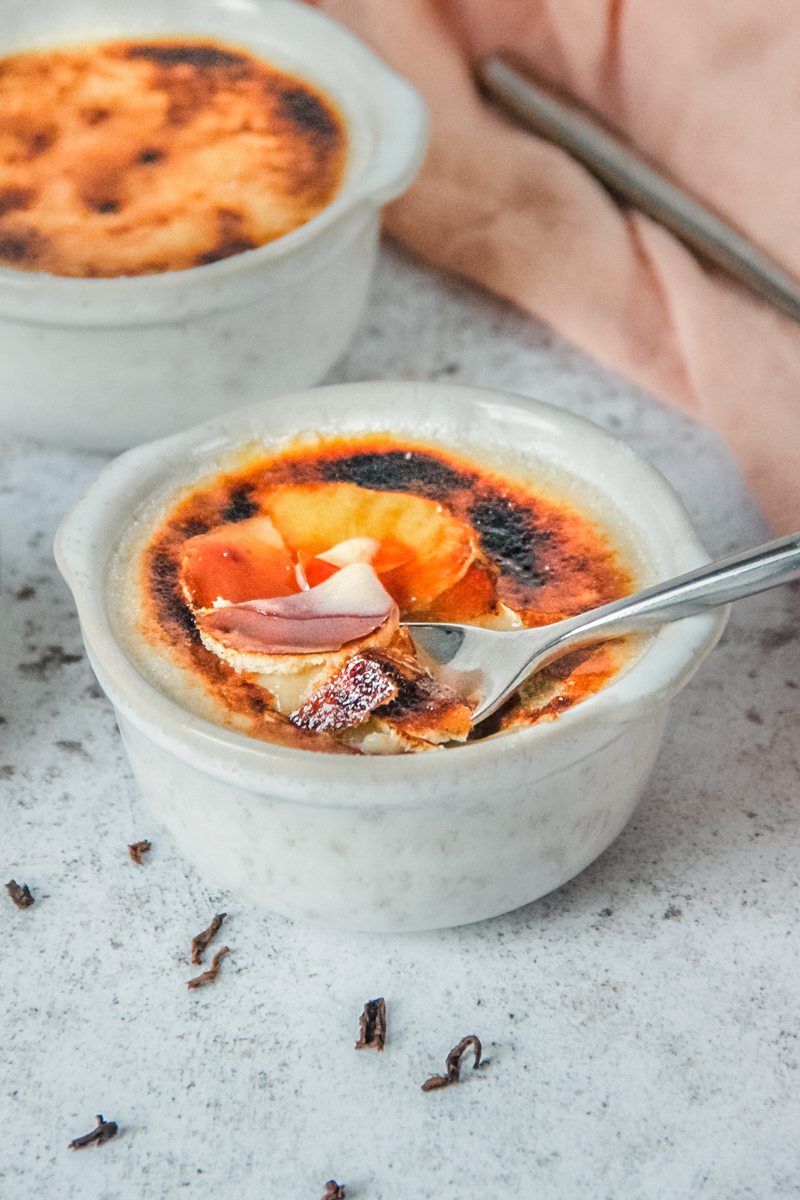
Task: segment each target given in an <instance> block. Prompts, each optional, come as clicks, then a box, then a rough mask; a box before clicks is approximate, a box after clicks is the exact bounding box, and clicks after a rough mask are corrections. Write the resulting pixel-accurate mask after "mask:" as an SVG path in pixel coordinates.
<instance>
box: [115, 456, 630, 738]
mask: <svg viewBox="0 0 800 1200" xmlns="http://www.w3.org/2000/svg"><path fill="white" fill-rule="evenodd" d="M526 474H527V473H526ZM135 529H136V531H135V534H133V535H132V536H131V538H130V539H129V541H128V542H127V543H126V544H124V545H123V546H121V547H120V550H119V551H118V555H117V559H116V561H115V563H114V565H113V568H112V571H111V575H110V579H111V580H112V581H113V586H112V590H113V600H112V608H114V609H115V610H116V620H117V622H118V624H119V627H120V628H119V632H120V633H121V635H122V636H121V641H122V643H123V645H125V646H126V649H127V650H128V652H129V653H130V655H131V657H132V658H133V660H134V662H136V664H137V666H138V668H139V669H140V670H141V672H142V673H143V674H144V675H145V677H147V678H148V679H150V681H151V682H152V683H153V684H155V686H157V687H158V688H159V689H161V690H162V691H164V692H166V693H167V694H168V695H170V696H171V697H172V698H173V699H174V700H176V701H177V702H178V703H179V704H181V705H182V706H183V707H184V708H185V709H187V710H189V711H190V712H193V713H195V714H196V715H198V716H201V717H204V718H206V719H208V720H211V721H213V722H215V723H216V724H219V725H222V726H224V727H227V728H229V729H233V730H236V731H239V732H243V733H245V734H247V735H249V736H251V737H254V738H259V739H263V740H265V741H268V742H275V743H278V744H281V745H284V746H293V747H296V748H301V749H308V750H318V751H327V752H338V753H362V754H391V753H416V752H420V751H430V750H434V749H441V748H442V747H447V746H457V745H459V744H461V743H464V742H467V741H470V740H473V739H475V738H478V737H481V738H483V737H488V736H493V735H498V734H502V733H507V732H511V731H513V730H517V729H521V728H525V727H527V726H530V725H532V724H535V723H537V722H540V721H547V720H553V719H555V718H557V717H558V715H559V714H560V713H563V712H564V711H565V710H567V709H569V708H570V707H572V706H573V705H575V704H577V703H579V702H580V701H582V700H584V699H585V698H587V697H588V696H591V695H592V694H593V693H595V692H597V691H598V690H599V689H600V688H602V687H603V686H604V685H605V684H606V683H608V682H609V681H610V680H611V679H612V678H613V677H614V676H615V674H617V673H618V672H619V671H621V670H622V669H624V666H625V664H626V661H628V659H629V657H630V653H631V650H630V646H628V645H626V644H625V643H624V642H607V643H605V644H602V645H599V646H597V647H592V648H588V649H583V650H581V651H577V652H574V653H572V654H570V655H569V656H568V657H566V658H563V659H561V660H560V661H558V662H556V663H554V664H552V665H551V666H550V667H548V668H546V669H545V670H543V671H541V672H539V673H538V674H537V675H536V676H534V677H533V678H532V679H531V680H530V681H529V682H528V683H527V684H525V686H524V687H523V688H522V690H521V691H520V693H519V694H518V695H517V696H516V697H514V698H513V699H512V700H511V701H510V702H509V703H508V704H507V705H506V706H505V707H504V708H503V709H501V710H500V711H499V712H498V713H497V714H496V715H495V716H494V717H492V718H490V719H489V720H488V721H486V722H483V723H481V724H480V725H479V726H477V727H475V728H473V725H472V721H471V706H470V703H469V697H462V696H461V695H459V694H457V693H456V692H455V691H453V690H452V689H451V688H450V687H449V686H448V685H447V683H446V682H444V681H443V680H442V679H441V678H437V677H436V672H435V671H434V672H433V673H432V671H431V670H428V669H427V668H426V666H425V664H424V663H423V662H422V661H420V658H419V657H418V655H417V653H416V650H415V646H414V643H413V641H412V639H411V637H410V635H409V633H408V630H407V629H406V628H405V627H404V625H403V622H404V621H407V620H434V621H436V620H441V621H458V622H466V623H473V624H477V625H485V626H488V627H492V628H496V629H516V628H521V627H523V626H535V625H542V624H547V623H550V622H553V621H556V620H559V619H561V618H564V617H567V616H571V615H573V614H575V613H578V612H581V611H585V610H587V609H589V608H592V607H595V606H597V605H600V604H604V603H607V602H608V601H611V600H614V599H616V598H618V597H620V596H623V595H626V594H628V593H630V592H631V591H632V590H634V568H633V566H632V565H631V562H630V560H629V556H626V555H624V554H623V553H622V551H621V550H620V549H619V547H618V546H615V545H614V544H613V543H612V540H611V538H610V537H609V535H608V533H607V532H606V531H605V529H604V528H603V527H602V526H601V525H600V524H599V523H598V522H597V521H596V520H595V519H593V518H592V517H591V516H589V515H588V514H587V513H586V512H585V511H584V510H583V508H582V507H581V506H579V505H577V504H576V503H574V502H573V501H572V500H570V499H568V498H564V497H563V496H562V495H556V494H555V492H554V491H553V489H552V487H551V486H548V487H545V486H544V485H542V486H538V485H537V484H536V483H535V482H531V480H530V478H529V477H527V478H526V479H516V478H509V477H506V476H505V475H504V474H499V473H497V472H496V471H495V470H493V469H490V468H489V467H484V466H479V465H478V463H477V461H476V460H475V459H473V458H468V457H462V456H461V455H460V454H456V453H453V452H451V451H450V450H449V449H446V448H443V447H440V446H436V445H433V444H429V443H420V442H416V441H413V440H411V439H409V438H405V437H399V436H397V435H391V434H368V435H367V434H360V435H357V436H348V437H335V438H325V437H321V436H317V435H304V436H302V437H300V438H298V439H296V440H295V441H294V442H293V443H291V444H289V445H286V446H284V447H283V448H281V449H280V450H276V451H275V452H274V453H271V454H269V453H266V452H265V449H264V447H263V446H260V447H257V448H252V447H251V448H247V447H246V448H244V449H243V450H241V451H240V452H238V453H237V456H236V459H235V461H230V462H227V463H226V464H225V466H224V467H223V468H222V469H220V470H219V471H217V472H216V473H215V474H213V475H210V476H208V477H206V478H204V479H203V480H201V481H200V482H198V483H196V484H192V485H191V486H188V487H186V488H184V489H183V490H182V491H181V492H180V493H179V494H178V495H177V496H174V497H173V498H172V500H170V501H169V503H168V504H167V505H166V507H162V508H161V509H160V510H159V511H158V513H157V514H155V515H154V516H152V517H148V519H147V520H146V521H139V522H137V523H136V527H135Z"/></svg>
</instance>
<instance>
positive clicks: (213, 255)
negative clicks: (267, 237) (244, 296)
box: [195, 238, 258, 267]
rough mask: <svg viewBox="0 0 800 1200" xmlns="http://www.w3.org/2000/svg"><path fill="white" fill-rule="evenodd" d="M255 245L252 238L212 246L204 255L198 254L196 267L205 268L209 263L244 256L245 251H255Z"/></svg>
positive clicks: (237, 239) (234, 239) (232, 240)
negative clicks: (239, 255) (236, 255)
mask: <svg viewBox="0 0 800 1200" xmlns="http://www.w3.org/2000/svg"><path fill="white" fill-rule="evenodd" d="M257 244H258V243H257V242H254V241H253V239H252V238H231V240H230V241H228V242H222V243H220V244H219V245H216V246H212V248H211V249H210V250H206V251H205V253H204V254H198V256H197V258H196V259H195V262H196V264H197V266H198V267H207V266H208V265H209V263H215V262H219V261H220V260H221V259H223V258H233V256H234V254H244V252H245V250H255V249H256V246H257Z"/></svg>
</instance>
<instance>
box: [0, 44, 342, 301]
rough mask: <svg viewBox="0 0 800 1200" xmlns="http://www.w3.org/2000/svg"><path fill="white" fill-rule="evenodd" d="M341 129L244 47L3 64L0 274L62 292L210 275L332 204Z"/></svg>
mask: <svg viewBox="0 0 800 1200" xmlns="http://www.w3.org/2000/svg"><path fill="white" fill-rule="evenodd" d="M346 157H347V133H346V128H345V124H344V120H343V118H342V116H341V114H340V113H339V112H338V110H337V108H336V106H335V105H334V104H333V102H332V101H331V100H330V99H329V98H328V97H327V96H325V95H323V94H322V93H321V92H320V91H319V90H318V89H317V88H316V87H314V86H313V85H312V84H310V83H308V82H306V81H305V80H302V79H299V78H296V77H295V76H293V75H289V74H287V73H285V72H283V71H280V70H278V69H276V68H275V67H272V66H270V65H269V64H268V63H266V62H262V61H260V60H259V59H257V58H255V57H253V55H251V54H249V53H248V52H247V51H245V50H242V49H240V48H238V47H231V46H226V45H224V44H222V43H219V42H216V41H208V40H186V39H181V40H176V39H148V40H147V41H144V40H126V41H113V42H102V43H97V44H92V45H85V46H75V47H64V48H59V49H53V50H47V51H37V52H30V53H24V54H16V55H13V56H11V57H7V58H5V59H2V60H0V265H2V266H6V267H14V268H16V269H19V270H24V271H46V272H50V273H51V274H54V275H67V276H83V277H93V276H119V275H145V274H154V273H158V272H164V271H176V270H182V269H185V268H189V267H196V266H202V265H204V264H207V263H212V262H215V261H217V260H218V259H222V258H227V257H230V256H231V255H234V254H239V253H241V252H242V251H245V250H250V249H253V248H255V247H257V246H262V245H264V244H265V243H267V242H271V241H273V240H275V239H276V238H279V237H282V236H283V235H285V234H287V233H290V232H291V231H292V230H294V229H296V228H297V227H298V226H300V225H303V224H304V223H305V222H307V221H309V220H310V219H311V218H312V217H314V216H315V215H316V214H317V213H318V212H320V210H321V209H323V208H324V207H325V206H326V205H327V204H329V203H330V202H331V200H332V199H333V197H334V196H335V195H336V193H337V191H338V190H339V187H340V185H341V182H342V178H343V175H344V170H345V164H346Z"/></svg>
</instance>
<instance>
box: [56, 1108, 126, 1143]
mask: <svg viewBox="0 0 800 1200" xmlns="http://www.w3.org/2000/svg"><path fill="white" fill-rule="evenodd" d="M95 1121H96V1122H97V1124H96V1125H95V1127H94V1129H93V1130H92V1132H91V1133H85V1134H84V1135H83V1137H77V1138H73V1140H72V1141H71V1142H70V1144H69V1146H68V1147H67V1149H69V1150H82V1149H83V1147H84V1146H102V1144H103V1142H108V1141H110V1140H111V1138H113V1137H116V1136H117V1132H118V1126H117V1122H116V1121H106V1119H105V1118H104V1116H103V1114H102V1113H98V1114H97V1116H96V1117H95Z"/></svg>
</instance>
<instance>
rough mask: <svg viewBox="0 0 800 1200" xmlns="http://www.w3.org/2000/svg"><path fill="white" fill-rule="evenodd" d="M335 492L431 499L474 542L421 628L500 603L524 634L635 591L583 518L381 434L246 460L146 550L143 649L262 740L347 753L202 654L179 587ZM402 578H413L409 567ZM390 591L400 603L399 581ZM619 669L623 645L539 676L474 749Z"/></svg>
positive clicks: (178, 513)
mask: <svg viewBox="0 0 800 1200" xmlns="http://www.w3.org/2000/svg"><path fill="white" fill-rule="evenodd" d="M331 483H342V484H349V485H352V484H356V485H357V486H358V487H360V488H365V489H368V490H371V491H375V492H396V493H397V492H400V493H407V494H409V495H414V496H421V497H423V498H425V499H428V500H433V501H435V502H436V503H437V504H440V505H442V506H443V507H444V508H445V509H446V510H447V511H448V512H449V513H451V514H452V515H453V516H454V517H456V518H458V519H459V520H460V521H463V522H464V523H465V524H467V525H468V526H470V527H471V528H472V530H474V532H475V533H476V534H477V540H478V543H479V547H480V551H481V557H480V558H479V559H478V560H476V561H475V562H474V563H473V564H472V566H471V567H470V569H469V570H468V571H467V573H466V574H465V575H464V576H462V578H461V579H460V580H459V581H458V582H457V583H456V584H455V585H454V586H453V587H451V588H450V589H448V591H447V592H445V593H443V594H442V595H441V596H439V597H438V598H437V599H436V601H435V602H434V603H433V604H432V605H431V607H430V608H429V609H428V610H427V611H426V610H422V611H419V610H415V613H414V615H415V618H416V619H420V620H424V619H441V620H445V619H446V620H455V621H458V620H469V619H471V618H475V617H478V616H480V615H482V614H487V613H490V612H492V611H493V608H494V606H495V604H496V601H497V599H499V600H501V601H502V602H503V603H505V604H506V605H508V607H509V608H512V609H514V610H515V611H516V612H517V613H518V614H519V615H520V616H521V618H522V620H523V622H524V623H525V624H526V625H529V626H534V625H544V624H548V623H550V622H552V621H557V620H560V619H561V618H563V617H567V616H572V615H574V614H576V613H578V612H582V611H585V610H586V609H589V608H592V607H595V606H597V605H600V604H605V603H607V602H609V601H611V600H615V599H617V598H619V597H620V596H624V595H627V594H629V593H630V592H631V591H632V590H633V580H632V578H631V575H630V573H629V572H628V570H627V569H626V568H625V566H624V565H623V564H622V563H621V561H620V559H619V557H618V555H617V553H616V552H615V550H614V549H613V547H612V546H611V545H610V544H609V542H608V540H607V538H606V536H605V535H604V534H603V533H602V532H601V531H600V530H599V529H598V528H597V527H596V526H595V525H594V524H593V523H592V522H591V520H590V519H588V518H587V517H585V516H584V515H583V514H582V513H580V512H579V511H577V510H576V509H574V508H573V507H571V506H570V505H568V504H566V503H559V502H556V501H554V500H551V499H547V498H545V497H544V496H543V495H540V494H537V492H536V491H535V490H534V489H533V487H532V485H524V484H522V483H517V482H512V481H510V480H508V479H504V478H501V477H499V476H496V475H494V474H492V473H490V472H488V471H484V470H482V469H479V468H477V467H476V466H475V465H474V464H473V463H470V462H467V461H466V460H463V459H460V458H458V457H457V456H456V455H452V454H450V453H449V452H445V451H442V450H439V449H438V448H437V449H433V448H431V447H429V446H422V445H417V444H414V443H412V442H410V441H406V440H403V442H402V443H401V442H398V441H397V440H396V439H392V438H390V437H388V436H383V435H381V436H367V437H360V438H347V439H343V438H339V439H328V440H325V441H322V442H321V443H320V444H318V445H314V446H310V447H309V446H306V447H302V448H299V449H296V450H289V451H286V452H283V453H281V454H279V455H276V456H274V457H271V458H262V459H259V460H258V461H251V462H250V463H248V464H247V465H245V466H244V467H242V468H241V469H240V470H237V471H231V472H228V473H225V474H221V475H219V476H218V477H217V478H215V479H212V480H210V481H206V482H205V483H203V484H201V485H199V486H198V487H197V488H196V489H195V490H194V491H192V492H191V494H189V495H187V496H186V497H185V498H184V499H182V500H181V501H180V502H179V503H178V504H177V505H176V506H175V508H174V509H173V510H172V512H171V513H170V514H169V516H168V517H167V518H166V520H165V521H164V522H163V524H162V526H161V528H160V529H159V530H158V531H157V533H156V534H155V535H154V537H153V538H152V539H151V541H150V543H149V544H148V546H147V548H146V550H145V553H144V555H143V558H142V575H141V580H142V593H143V596H144V605H143V619H142V633H143V635H144V636H145V638H146V639H147V641H148V642H149V643H150V644H151V645H154V646H159V645H160V646H161V647H163V648H168V650H169V653H170V654H171V655H172V656H176V657H177V659H178V661H179V662H180V663H181V664H182V665H183V666H184V667H185V668H186V669H188V670H190V671H191V672H193V673H195V677H199V678H201V679H202V680H203V681H204V682H205V685H206V687H207V688H208V689H209V690H210V691H211V693H212V694H213V695H214V696H215V697H216V698H217V699H218V700H219V701H220V703H221V704H222V705H223V707H224V708H225V709H227V710H228V711H229V712H231V713H235V714H237V715H238V716H240V717H242V716H243V717H250V718H252V728H251V731H252V734H253V736H255V737H261V738H264V739H265V740H267V741H274V740H279V741H281V742H282V743H284V744H290V745H304V746H307V747H309V746H310V747H311V748H315V749H321V750H322V749H326V750H327V749H331V748H332V747H334V746H338V743H337V742H336V738H335V722H329V721H327V720H326V721H319V722H317V721H316V720H315V719H314V718H315V717H316V716H317V713H316V710H314V709H311V710H309V712H308V713H307V714H304V715H305V716H307V717H308V719H307V720H305V721H304V723H305V724H306V727H307V729H312V728H314V727H316V728H318V729H320V730H334V733H332V734H329V733H325V732H319V733H308V732H306V730H301V729H298V728H295V726H293V725H291V724H289V723H288V722H287V721H286V720H285V719H284V718H282V717H279V716H278V715H276V714H275V713H273V712H271V710H270V709H269V707H268V704H267V703H266V699H265V693H264V690H263V689H262V688H261V687H259V686H258V685H257V683H256V682H255V680H254V678H253V677H248V676H247V675H246V674H245V673H241V674H237V673H236V672H235V671H234V670H232V669H231V668H230V667H228V666H227V665H226V664H225V663H224V662H222V661H221V660H220V659H218V658H217V657H216V656H215V655H214V654H212V653H210V652H209V651H208V650H206V649H205V647H204V646H203V645H202V643H201V642H200V639H199V636H198V634H197V630H196V628H195V624H194V619H193V617H192V614H191V611H190V609H189V608H188V606H187V604H186V602H185V600H184V597H183V595H182V593H181V590H180V587H179V582H178V580H179V566H180V558H181V548H182V546H183V543H184V542H185V541H186V540H187V539H188V538H190V537H193V536H195V535H197V534H199V533H205V532H207V531H208V530H210V529H213V528H214V527H215V526H218V525H220V524H225V523H231V522H238V521H244V520H247V519H249V518H250V517H254V516H257V515H258V514H260V513H262V512H264V511H265V509H266V508H267V506H268V505H269V503H270V497H271V496H273V495H274V494H275V493H276V492H277V491H278V489H281V488H285V487H287V486H303V487H307V488H309V489H314V488H316V487H319V485H321V484H331ZM375 536H379V534H376V535H375ZM420 569H421V570H422V569H424V564H420ZM404 571H405V572H406V575H408V572H413V563H412V564H411V565H410V566H409V565H408V564H406V566H405V567H404ZM384 584H385V586H386V587H387V588H388V589H389V590H390V591H391V576H387V577H386V578H385V579H384ZM403 615H405V614H404V612H403V610H402V605H401V616H403ZM624 661H625V651H624V648H623V647H622V646H621V644H620V643H606V644H605V645H602V646H599V647H597V648H596V649H590V650H582V651H577V652H575V653H574V654H572V655H570V656H569V657H568V658H564V659H562V660H560V661H559V662H557V663H554V664H553V665H552V666H551V667H549V668H547V669H546V670H545V671H543V672H541V673H540V675H538V676H537V677H536V683H535V685H534V686H533V687H532V688H531V689H530V690H529V691H528V692H527V693H526V694H524V695H523V697H522V699H521V700H519V699H516V700H514V701H512V702H510V703H509V705H507V706H506V708H505V709H504V710H502V711H501V712H500V713H499V714H498V715H496V716H495V717H494V718H492V719H491V722H484V723H483V724H482V725H481V726H480V727H479V730H478V731H476V732H475V733H473V734H472V735H471V737H472V738H474V737H476V736H480V737H484V736H487V735H489V734H490V733H494V732H498V731H499V730H503V729H510V728H516V727H520V726H523V725H530V724H533V723H534V722H536V721H539V720H542V719H544V718H552V717H555V716H557V715H558V713H560V712H563V711H564V710H565V709H567V708H570V707H571V706H572V705H574V704H576V703H578V702H579V701H580V700H583V699H585V698H586V697H587V696H589V695H591V694H593V693H594V692H596V691H598V690H599V689H600V688H601V687H603V686H604V684H606V683H607V682H608V680H609V679H610V678H611V676H612V675H614V674H615V673H616V672H617V671H618V670H619V669H620V668H621V666H622V665H623V663H624ZM357 666H358V664H357ZM354 669H355V668H354ZM358 669H359V670H361V669H362V667H361V666H358ZM381 682H383V680H381ZM390 690H391V689H390ZM392 695H393V698H392V697H391V696H390V694H389V692H388V691H387V700H388V701H389V703H388V705H387V711H388V709H389V708H390V707H391V705H392V704H394V705H395V707H397V706H398V703H400V702H401V700H402V698H401V697H400V696H398V694H397V692H396V691H395V692H394V693H393V694H392ZM265 717H266V718H267V719H266V721H265ZM295 735H297V736H296V737H295Z"/></svg>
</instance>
